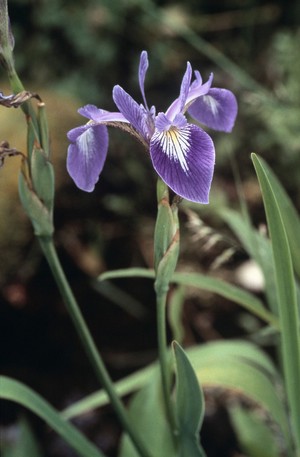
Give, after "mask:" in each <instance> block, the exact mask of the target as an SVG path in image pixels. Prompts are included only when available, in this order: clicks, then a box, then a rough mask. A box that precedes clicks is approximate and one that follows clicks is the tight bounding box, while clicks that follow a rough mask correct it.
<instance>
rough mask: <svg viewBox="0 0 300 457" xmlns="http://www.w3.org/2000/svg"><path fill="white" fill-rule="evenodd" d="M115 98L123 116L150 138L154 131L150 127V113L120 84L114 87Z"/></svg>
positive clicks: (143, 135)
mask: <svg viewBox="0 0 300 457" xmlns="http://www.w3.org/2000/svg"><path fill="white" fill-rule="evenodd" d="M113 99H114V102H115V104H116V105H117V107H118V108H119V110H120V112H121V113H122V114H123V116H124V117H125V118H126V119H127V120H128V121H129V123H130V124H131V125H132V126H133V127H134V128H135V129H136V130H137V131H138V132H139V133H140V134H141V135H142V137H143V138H144V139H146V140H148V139H149V136H151V133H152V132H149V129H148V123H147V121H148V117H149V113H148V111H146V109H145V108H144V107H143V106H142V105H139V104H138V103H137V102H136V101H134V100H133V98H132V97H131V96H130V95H129V94H128V93H127V92H125V90H124V89H122V87H120V86H115V87H114V88H113Z"/></svg>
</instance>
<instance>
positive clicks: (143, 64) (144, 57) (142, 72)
mask: <svg viewBox="0 0 300 457" xmlns="http://www.w3.org/2000/svg"><path fill="white" fill-rule="evenodd" d="M148 66H149V62H148V54H147V51H143V52H142V53H141V57H140V65H139V84H140V89H141V93H142V97H143V100H144V104H145V107H146V108H147V109H148V105H147V101H146V97H145V89H144V86H145V76H146V73H147V70H148Z"/></svg>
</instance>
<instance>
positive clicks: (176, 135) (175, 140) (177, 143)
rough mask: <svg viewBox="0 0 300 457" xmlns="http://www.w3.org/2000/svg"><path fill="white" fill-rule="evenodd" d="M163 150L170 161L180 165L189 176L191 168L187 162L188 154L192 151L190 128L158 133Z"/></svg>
mask: <svg viewBox="0 0 300 457" xmlns="http://www.w3.org/2000/svg"><path fill="white" fill-rule="evenodd" d="M155 136H156V138H153V139H155V140H156V139H157V140H158V142H159V143H160V145H161V148H162V150H163V152H164V153H165V154H167V156H168V157H169V159H171V160H174V161H175V162H178V161H179V163H180V166H181V168H182V169H183V171H184V172H185V173H186V174H188V171H189V167H188V163H187V161H186V157H187V153H188V151H189V149H190V131H189V129H188V128H185V129H180V130H179V129H177V128H174V127H173V128H172V127H171V128H170V129H169V130H167V131H164V132H157V133H156V134H155Z"/></svg>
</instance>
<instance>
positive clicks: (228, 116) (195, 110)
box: [188, 88, 238, 132]
mask: <svg viewBox="0 0 300 457" xmlns="http://www.w3.org/2000/svg"><path fill="white" fill-rule="evenodd" d="M237 110H238V105H237V101H236V98H235V96H234V95H233V93H232V92H231V91H230V90H227V89H217V88H213V89H210V90H209V91H208V93H207V94H206V95H203V96H202V97H199V98H197V100H195V101H194V103H193V104H192V105H191V106H190V107H189V109H188V112H189V114H190V115H191V116H192V117H193V118H194V119H196V120H197V121H199V122H201V123H202V124H204V125H206V126H207V127H210V128H212V129H215V130H220V131H223V132H231V130H232V128H233V126H234V122H235V119H236V115H237Z"/></svg>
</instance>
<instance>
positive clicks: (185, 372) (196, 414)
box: [173, 342, 205, 457]
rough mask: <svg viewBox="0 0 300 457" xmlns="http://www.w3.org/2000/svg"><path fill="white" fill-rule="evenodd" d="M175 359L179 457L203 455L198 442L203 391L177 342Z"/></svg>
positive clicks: (200, 456) (202, 408) (174, 348)
mask: <svg viewBox="0 0 300 457" xmlns="http://www.w3.org/2000/svg"><path fill="white" fill-rule="evenodd" d="M173 350H174V356H175V360H176V370H175V372H176V413H177V422H178V427H179V431H178V433H179V449H180V457H205V453H204V451H203V450H202V448H201V446H200V443H199V432H200V427H201V425H202V422H203V417H204V398H203V392H202V389H201V387H200V384H199V382H198V379H197V375H196V373H195V371H194V369H193V367H192V365H191V363H190V361H189V359H188V357H187V355H186V353H185V351H184V350H183V349H182V348H181V346H179V344H178V343H176V342H174V343H173Z"/></svg>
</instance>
